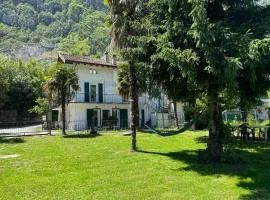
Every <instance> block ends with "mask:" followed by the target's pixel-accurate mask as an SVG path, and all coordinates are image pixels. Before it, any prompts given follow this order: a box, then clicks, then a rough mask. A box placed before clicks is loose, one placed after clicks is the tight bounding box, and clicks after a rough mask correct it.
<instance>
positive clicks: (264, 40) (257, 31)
mask: <svg viewBox="0 0 270 200" xmlns="http://www.w3.org/2000/svg"><path fill="white" fill-rule="evenodd" d="M148 11H149V14H148V16H147V17H146V18H145V19H144V20H143V21H141V22H140V23H144V24H147V26H145V27H147V28H145V27H144V26H143V25H141V27H143V28H142V29H141V31H144V35H142V36H140V37H137V38H136V44H137V49H138V50H140V54H141V55H142V56H141V57H143V59H141V62H143V63H145V64H146V65H145V66H147V65H148V69H149V70H148V71H149V78H151V79H152V80H153V81H155V82H157V83H159V84H161V85H162V86H163V87H164V88H165V89H167V91H168V94H172V96H174V95H175V98H176V97H177V99H182V100H186V101H188V100H189V99H194V98H199V97H201V96H205V97H206V101H207V110H208V116H209V140H208V144H207V150H208V152H209V155H210V156H211V158H212V160H213V161H214V162H218V161H219V160H220V158H221V156H222V152H223V146H222V135H223V121H222V115H221V113H222V110H221V104H220V103H221V101H222V98H223V97H222V94H224V92H225V91H226V93H229V94H235V95H237V96H238V97H239V98H240V99H242V102H252V101H255V100H257V99H258V98H259V97H260V96H261V95H264V94H265V92H266V90H267V89H268V88H269V86H270V80H269V73H270V69H269V67H267V66H268V65H269V59H268V58H269V53H270V52H269V47H270V44H269V39H268V33H269V24H267V23H264V21H266V22H269V19H270V17H269V16H270V12H269V7H268V6H262V5H260V4H258V1H253V0H246V1H242V0H233V1H231V0H229V1H228V0H211V1H207V0H175V1H170V0H152V1H149V4H148ZM139 57H140V56H139ZM145 57H148V58H149V59H145ZM170 85H172V87H170ZM174 91H178V92H177V93H176V92H174ZM243 100H244V101H243Z"/></svg>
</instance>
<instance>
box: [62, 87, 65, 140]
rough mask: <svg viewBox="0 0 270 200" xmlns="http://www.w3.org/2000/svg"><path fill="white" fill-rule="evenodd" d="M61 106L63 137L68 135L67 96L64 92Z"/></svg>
mask: <svg viewBox="0 0 270 200" xmlns="http://www.w3.org/2000/svg"><path fill="white" fill-rule="evenodd" d="M61 105H62V122H63V126H62V133H63V135H66V94H65V92H64V91H63V92H62V98H61Z"/></svg>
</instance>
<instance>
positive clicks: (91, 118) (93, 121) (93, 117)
mask: <svg viewBox="0 0 270 200" xmlns="http://www.w3.org/2000/svg"><path fill="white" fill-rule="evenodd" d="M91 127H98V111H97V110H94V109H87V128H88V129H89V128H91Z"/></svg>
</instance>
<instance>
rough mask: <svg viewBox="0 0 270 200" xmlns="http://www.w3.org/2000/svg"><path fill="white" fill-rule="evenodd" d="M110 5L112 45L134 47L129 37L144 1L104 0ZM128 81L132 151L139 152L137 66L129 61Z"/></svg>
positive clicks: (123, 47) (124, 47) (122, 47)
mask: <svg viewBox="0 0 270 200" xmlns="http://www.w3.org/2000/svg"><path fill="white" fill-rule="evenodd" d="M104 3H105V4H106V5H109V8H110V11H111V22H112V24H111V37H112V45H113V46H114V47H117V48H120V49H126V48H130V47H132V44H131V43H130V41H129V39H128V38H129V37H130V36H133V35H134V34H135V33H134V32H133V30H132V22H133V21H134V20H135V19H136V17H138V13H140V10H141V5H142V3H143V1H142V0H104ZM128 79H129V84H128V86H129V102H130V110H131V116H130V118H131V131H132V133H131V138H132V144H131V150H132V151H136V150H137V144H136V127H137V117H138V114H137V113H138V112H137V111H138V86H137V77H136V69H135V65H134V63H133V62H132V61H131V60H128Z"/></svg>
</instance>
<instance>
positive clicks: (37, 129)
mask: <svg viewBox="0 0 270 200" xmlns="http://www.w3.org/2000/svg"><path fill="white" fill-rule="evenodd" d="M49 133H50V130H48V129H44V122H40V121H20V122H15V121H13V122H2V123H0V137H13V136H30V135H47V134H49Z"/></svg>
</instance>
